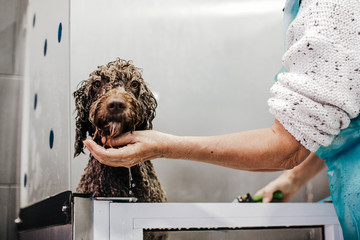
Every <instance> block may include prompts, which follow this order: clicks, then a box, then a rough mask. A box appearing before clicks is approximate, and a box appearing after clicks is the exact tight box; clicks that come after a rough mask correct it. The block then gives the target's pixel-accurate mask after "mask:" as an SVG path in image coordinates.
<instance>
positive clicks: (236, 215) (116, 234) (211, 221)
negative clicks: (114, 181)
mask: <svg viewBox="0 0 360 240" xmlns="http://www.w3.org/2000/svg"><path fill="white" fill-rule="evenodd" d="M68 194H70V195H67V196H66V197H65V198H64V199H69V197H70V199H71V200H69V201H65V203H64V201H63V200H57V198H58V196H55V197H52V198H50V199H47V200H45V201H47V202H48V203H46V204H44V203H39V204H36V205H39V206H42V207H45V206H52V207H51V208H54V210H51V208H49V207H46V209H43V210H41V209H40V208H39V206H30V207H29V208H30V209H29V208H26V209H22V210H21V212H20V218H19V219H18V221H19V222H22V223H21V224H20V230H21V231H20V234H19V235H20V239H34V238H36V239H49V238H51V239H55V240H56V239H76V240H77V239H87V240H91V239H96V240H114V239H116V240H121V239H124V240H142V239H144V236H145V235H146V234H147V233H149V232H159V231H160V232H167V234H168V235H169V240H171V239H172V238H171V236H177V235H179V234H182V233H183V234H185V235H183V236H190V237H191V235H193V236H195V235H196V236H203V237H201V238H200V237H196V239H217V238H214V237H213V238H211V237H206V238H205V237H204V236H211V234H213V235H215V236H216V234H222V235H224V234H225V235H226V234H227V236H233V237H234V236H247V235H249V234H250V235H251V236H253V235H254V234H255V235H256V234H257V235H261V234H267V236H268V237H267V238H266V239H272V238H271V236H281V235H285V234H286V236H293V238H289V237H287V238H286V239H300V236H301V239H303V236H304V234H306V235H305V236H308V238H306V239H325V240H338V239H340V240H341V239H343V238H342V231H341V227H340V224H339V222H338V219H337V217H336V214H335V210H334V208H333V205H332V204H330V203H268V204H260V203H242V204H238V203H124V202H114V201H112V200H95V199H93V198H86V197H77V196H72V197H71V193H68ZM52 202H53V203H52ZM58 203H63V204H58ZM70 203H71V204H70ZM70 205H71V206H70ZM31 208H32V209H31ZM36 208H37V209H36ZM56 212H57V213H60V212H63V214H64V216H65V215H66V218H64V219H66V222H63V223H61V222H57V223H54V222H53V223H52V224H53V225H52V226H45V225H42V226H35V225H31V224H30V226H31V227H30V228H29V227H28V226H29V224H28V223H29V222H31V223H32V224H33V222H34V221H32V220H31V219H41V218H45V217H44V216H45V215H44V214H46V216H47V217H49V214H50V215H51V214H53V215H54V216H56V215H57V214H56ZM29 213H30V215H29ZM37 213H41V214H42V215H43V217H41V216H36V215H37ZM60 215H61V214H60ZM69 217H70V218H69ZM57 218H59V216H58V217H57ZM48 222H49V221H48ZM39 227H41V228H39ZM200 233H202V235H199V234H200ZM244 234H245V235H244ZM246 234H247V235H246ZM289 234H290V235H289ZM296 234H298V235H296ZM257 235H256V236H257ZM237 238H238V237H237ZM237 238H235V237H234V238H233V239H237ZM173 239H174V238H173ZM177 239H194V238H186V237H181V238H177ZM224 239H232V238H231V237H227V238H224ZM274 239H278V237H276V238H274Z"/></svg>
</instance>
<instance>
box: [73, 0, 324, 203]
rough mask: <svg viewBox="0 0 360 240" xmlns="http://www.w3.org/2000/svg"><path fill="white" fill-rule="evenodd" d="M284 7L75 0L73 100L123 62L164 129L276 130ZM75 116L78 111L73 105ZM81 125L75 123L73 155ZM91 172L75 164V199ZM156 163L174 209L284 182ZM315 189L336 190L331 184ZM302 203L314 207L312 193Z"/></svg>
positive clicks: (81, 162) (279, 3)
mask: <svg viewBox="0 0 360 240" xmlns="http://www.w3.org/2000/svg"><path fill="white" fill-rule="evenodd" d="M283 4H284V1H283V0H271V1H269V0H256V1H253V0H251V1H244V0H242V1H232V0H226V1H217V0H212V1H208V0H196V1H183V0H171V1H168V0H150V1H142V0H133V1H128V0H121V1H119V0H108V1H105V2H104V1H101V0H95V1H86V0H77V1H72V2H71V92H73V91H74V90H75V89H76V86H77V84H78V83H79V82H80V81H81V80H83V79H87V77H88V74H89V73H90V72H92V71H93V70H94V69H96V67H97V66H98V65H102V64H105V63H107V62H109V61H112V60H114V59H115V58H116V57H121V58H124V59H132V60H133V61H134V64H135V65H136V66H138V67H141V68H143V69H144V79H145V81H147V82H148V83H149V85H150V89H151V90H152V91H153V92H155V94H156V96H157V99H158V103H159V107H158V109H157V116H156V118H155V121H154V127H155V129H156V130H159V131H164V132H168V133H173V134H179V135H217V134H226V133H231V132H237V131H242V130H248V129H254V128H263V127H269V126H271V124H272V122H273V116H272V115H271V114H269V113H268V106H267V99H268V98H269V96H270V93H269V88H270V86H271V85H272V84H273V79H274V76H275V74H276V73H277V72H278V70H279V69H280V67H281V56H282V52H283V39H282V11H281V10H282V8H283ZM71 108H72V111H71V112H73V110H74V103H73V100H72V103H71ZM74 126H75V123H74V116H72V123H71V127H72V129H71V134H72V135H71V141H72V142H71V146H73V141H74V140H73V139H74V133H75V130H74ZM71 151H72V152H73V149H71ZM86 163H87V157H86V156H85V155H83V156H81V157H79V158H77V159H75V160H74V161H73V162H72V189H73V190H75V188H76V186H77V184H78V181H79V179H80V176H81V173H82V171H83V169H84V167H85V165H86ZM154 163H155V167H156V170H157V173H158V176H159V178H160V181H161V182H162V184H163V186H164V188H165V190H166V192H167V195H168V199H169V201H172V202H204V201H207V202H221V201H227V202H230V201H232V199H233V198H234V197H235V196H237V195H239V194H245V193H246V192H251V193H255V191H256V190H258V189H259V188H261V187H263V186H264V185H265V184H266V183H268V182H269V181H270V180H272V179H273V178H275V177H276V176H278V173H249V172H241V171H236V170H231V169H226V168H220V167H217V166H210V165H209V164H201V163H194V162H188V161H167V160H156V161H154ZM214 176H216V177H214ZM324 177H325V175H323V178H324ZM316 187H318V188H319V189H327V182H326V180H325V181H323V182H320V183H319V184H317V186H314V190H315V189H317V188H316ZM326 193H327V194H328V193H329V192H328V191H327V192H326ZM326 193H325V194H326ZM325 196H326V195H325ZM325 196H317V197H318V199H321V198H323V197H325ZM294 200H295V201H306V197H305V191H304V190H301V191H300V193H299V194H298V195H297V196H296V197H295V198H294ZM314 200H315V201H316V200H317V199H314Z"/></svg>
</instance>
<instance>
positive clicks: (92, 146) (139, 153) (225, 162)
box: [84, 121, 310, 171]
mask: <svg viewBox="0 0 360 240" xmlns="http://www.w3.org/2000/svg"><path fill="white" fill-rule="evenodd" d="M84 144H85V146H86V147H87V148H88V149H89V150H90V152H91V153H92V154H93V156H94V157H95V158H96V159H97V160H99V161H100V162H101V163H103V164H106V165H109V166H114V167H120V166H122V167H131V166H134V165H136V164H138V163H140V162H143V161H147V160H151V159H155V158H170V159H186V160H193V161H200V162H206V163H211V164H215V165H219V166H224V167H229V168H234V169H241V170H248V171H278V170H283V169H291V168H293V167H295V166H297V165H298V164H300V163H301V162H302V161H303V160H304V159H305V158H306V157H307V156H308V155H309V153H310V152H309V151H308V150H307V149H306V148H304V147H303V146H302V145H301V144H300V143H299V142H298V141H296V139H295V138H294V137H293V136H292V135H291V134H290V133H288V132H287V131H286V130H285V128H284V127H283V126H282V125H281V124H280V123H279V122H278V121H275V122H274V124H273V126H272V127H271V128H265V129H259V130H252V131H246V132H239V133H234V134H228V135H221V136H211V137H180V136H174V135H169V134H165V133H160V132H156V131H137V132H133V133H126V134H124V135H122V136H120V137H119V138H117V139H112V140H109V141H108V142H107V143H106V144H107V145H109V146H123V147H121V148H108V149H105V148H103V147H101V146H99V145H97V144H96V143H95V142H93V141H92V140H86V141H85V142H84ZM124 145H125V146H124Z"/></svg>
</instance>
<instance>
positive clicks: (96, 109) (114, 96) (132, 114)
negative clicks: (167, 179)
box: [74, 59, 157, 156]
mask: <svg viewBox="0 0 360 240" xmlns="http://www.w3.org/2000/svg"><path fill="white" fill-rule="evenodd" d="M74 97H75V104H76V111H77V116H76V140H75V156H77V155H78V154H80V153H81V152H82V151H83V147H84V146H83V143H82V142H83V141H84V140H85V139H86V137H87V133H89V135H90V136H91V137H93V138H94V139H95V140H96V141H98V142H99V141H100V139H101V137H106V138H113V137H116V136H119V135H120V134H121V133H124V132H128V131H134V130H145V129H151V128H152V123H151V122H152V120H153V119H154V117H155V108H156V106H157V103H156V100H155V98H154V96H153V94H152V93H151V92H150V90H149V89H148V88H147V86H146V84H145V82H144V80H143V79H142V76H141V71H140V69H138V68H136V67H135V66H133V65H132V63H131V62H130V61H125V60H121V59H117V60H116V61H113V62H110V63H108V64H107V65H106V66H99V67H98V69H97V70H96V71H94V72H92V73H91V74H90V78H89V79H88V80H85V81H83V82H81V85H80V87H79V89H78V90H77V91H75V92H74Z"/></svg>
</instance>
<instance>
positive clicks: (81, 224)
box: [73, 197, 94, 240]
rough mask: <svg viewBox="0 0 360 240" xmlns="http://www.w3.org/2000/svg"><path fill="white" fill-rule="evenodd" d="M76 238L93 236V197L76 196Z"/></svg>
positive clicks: (88, 238)
mask: <svg viewBox="0 0 360 240" xmlns="http://www.w3.org/2000/svg"><path fill="white" fill-rule="evenodd" d="M73 209H74V219H73V229H74V240H81V239H87V240H92V239H94V237H93V229H94V226H93V222H94V219H93V206H92V199H91V198H82V197H74V207H73Z"/></svg>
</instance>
